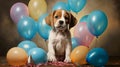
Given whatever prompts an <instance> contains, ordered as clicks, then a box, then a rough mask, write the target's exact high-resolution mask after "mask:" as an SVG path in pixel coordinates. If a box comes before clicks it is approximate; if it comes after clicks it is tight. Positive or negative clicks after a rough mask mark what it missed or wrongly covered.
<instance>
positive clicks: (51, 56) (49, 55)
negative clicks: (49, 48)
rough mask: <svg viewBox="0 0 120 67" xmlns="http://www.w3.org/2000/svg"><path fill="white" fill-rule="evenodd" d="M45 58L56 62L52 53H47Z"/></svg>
mask: <svg viewBox="0 0 120 67" xmlns="http://www.w3.org/2000/svg"><path fill="white" fill-rule="evenodd" d="M47 59H48V61H52V62H56V61H57V59H56V57H55V56H54V55H53V54H52V53H47Z"/></svg>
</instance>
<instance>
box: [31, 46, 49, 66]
mask: <svg viewBox="0 0 120 67" xmlns="http://www.w3.org/2000/svg"><path fill="white" fill-rule="evenodd" d="M29 56H31V58H32V60H33V62H34V63H35V64H39V63H45V62H47V53H46V51H44V50H43V49H42V48H33V49H31V50H30V51H29Z"/></svg>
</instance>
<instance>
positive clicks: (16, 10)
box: [10, 2, 29, 23]
mask: <svg viewBox="0 0 120 67" xmlns="http://www.w3.org/2000/svg"><path fill="white" fill-rule="evenodd" d="M10 16H11V18H12V20H13V21H14V22H15V23H18V21H19V20H20V19H21V18H23V16H29V11H28V7H27V5H25V4H24V3H20V2H19V3H15V4H14V5H13V6H12V7H11V10H10Z"/></svg>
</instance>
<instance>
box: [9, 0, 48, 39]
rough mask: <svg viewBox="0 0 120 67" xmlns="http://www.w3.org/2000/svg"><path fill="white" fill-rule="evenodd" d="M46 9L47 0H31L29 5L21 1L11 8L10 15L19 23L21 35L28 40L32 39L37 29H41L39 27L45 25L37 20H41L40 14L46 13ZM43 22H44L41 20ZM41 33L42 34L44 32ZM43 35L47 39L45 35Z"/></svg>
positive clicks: (18, 27)
mask: <svg viewBox="0 0 120 67" xmlns="http://www.w3.org/2000/svg"><path fill="white" fill-rule="evenodd" d="M43 7H44V8H43ZM46 11H47V4H46V1H45V0H30V1H29V3H28V6H27V5H26V4H24V3H21V2H18V3H15V4H14V5H13V6H12V7H11V9H10V16H11V18H12V20H13V21H14V23H16V24H17V29H18V33H19V34H20V36H21V37H23V38H24V39H26V40H31V39H32V38H33V37H34V36H35V34H36V33H37V31H41V30H40V29H37V28H42V27H45V26H43V25H37V23H36V22H37V21H38V20H39V17H40V16H42V15H43V14H45V13H46ZM41 21H42V19H41ZM41 21H40V22H41ZM41 24H44V23H42V22H41ZM37 26H38V27H37ZM39 26H42V27H39ZM45 28H46V27H45ZM49 28H50V27H49ZM49 28H47V29H49ZM47 29H46V30H47ZM39 33H40V32H39ZM40 35H41V36H42V35H43V34H40ZM42 37H43V38H45V39H47V38H46V37H44V36H42Z"/></svg>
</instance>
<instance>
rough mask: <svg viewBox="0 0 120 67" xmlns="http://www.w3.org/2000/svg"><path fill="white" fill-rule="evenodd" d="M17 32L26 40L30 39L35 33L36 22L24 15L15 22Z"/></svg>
mask: <svg viewBox="0 0 120 67" xmlns="http://www.w3.org/2000/svg"><path fill="white" fill-rule="evenodd" d="M17 29H18V33H19V34H20V36H22V37H23V38H25V39H26V40H31V39H32V38H33V37H34V36H35V34H36V31H37V29H36V22H35V21H34V20H33V19H32V18H30V17H24V18H22V19H20V20H19V22H18V24H17Z"/></svg>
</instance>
